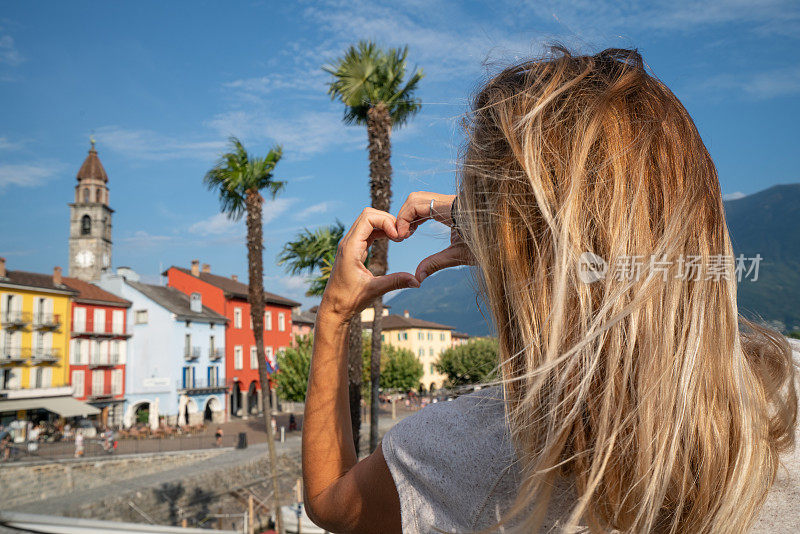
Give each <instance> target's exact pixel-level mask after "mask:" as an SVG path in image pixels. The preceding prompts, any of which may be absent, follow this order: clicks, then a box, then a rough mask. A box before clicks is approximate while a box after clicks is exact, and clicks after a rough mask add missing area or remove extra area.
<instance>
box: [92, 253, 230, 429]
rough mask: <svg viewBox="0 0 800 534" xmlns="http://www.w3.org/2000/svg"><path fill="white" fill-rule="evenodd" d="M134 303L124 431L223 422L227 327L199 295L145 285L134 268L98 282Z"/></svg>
mask: <svg viewBox="0 0 800 534" xmlns="http://www.w3.org/2000/svg"><path fill="white" fill-rule="evenodd" d="M98 285H99V286H101V287H102V288H103V289H105V290H106V291H110V292H112V293H114V294H116V295H119V296H120V297H122V298H125V299H127V300H129V301H131V303H132V304H131V307H130V313H129V314H128V323H129V324H128V330H127V332H130V333H131V334H133V335H132V337H131V339H130V341H129V342H128V364H127V369H128V371H127V373H126V374H125V393H126V403H125V414H124V418H123V424H124V426H126V427H129V426H131V425H133V424H134V423H136V422H149V424H150V425H151V426H153V425H157V424H158V417H164V418H166V420H167V423H169V424H179V425H183V424H197V423H200V422H202V421H204V420H205V421H210V422H215V423H219V422H223V421H224V420H225V414H226V407H225V401H226V398H227V386H226V384H225V363H224V360H223V358H224V354H225V324H226V322H227V319H226V318H225V317H224V316H222V315H220V314H218V313H216V312H214V311H212V310H210V309H209V308H207V307H205V306H203V302H202V296H201V295H200V294H198V293H193V294H192V295H185V294H183V293H181V292H180V291H178V290H177V289H174V288H171V287H165V286H157V285H151V284H145V283H142V282H140V281H139V276H138V275H137V274H136V273H135V272H134V271H132V270H131V269H128V268H125V267H122V268H119V269H117V274H103V275H102V277H101V280H100V282H99V283H98Z"/></svg>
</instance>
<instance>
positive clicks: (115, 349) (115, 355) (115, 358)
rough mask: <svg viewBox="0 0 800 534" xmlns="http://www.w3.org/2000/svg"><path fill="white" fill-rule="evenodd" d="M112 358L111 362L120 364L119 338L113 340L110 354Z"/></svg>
mask: <svg viewBox="0 0 800 534" xmlns="http://www.w3.org/2000/svg"><path fill="white" fill-rule="evenodd" d="M110 358H111V363H112V364H113V365H118V364H119V361H120V355H119V340H117V339H115V340H113V341H112V342H111V354H110Z"/></svg>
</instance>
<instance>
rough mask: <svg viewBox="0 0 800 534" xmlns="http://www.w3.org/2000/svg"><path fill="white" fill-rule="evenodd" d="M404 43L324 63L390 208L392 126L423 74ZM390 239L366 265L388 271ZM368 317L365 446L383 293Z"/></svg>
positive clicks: (413, 107) (374, 419) (356, 49)
mask: <svg viewBox="0 0 800 534" xmlns="http://www.w3.org/2000/svg"><path fill="white" fill-rule="evenodd" d="M407 55H408V47H403V48H390V49H388V50H383V49H381V48H379V47H378V46H377V45H375V44H374V43H372V42H369V41H361V42H359V43H358V45H356V46H351V47H350V48H349V49H348V50H347V52H345V54H344V56H343V57H341V58H339V59H338V60H336V61H335V62H334V63H333V64H332V65H328V66H325V67H323V70H324V71H325V72H327V73H329V74H330V75H331V76H332V77H333V79H332V80H331V82H330V83H329V84H328V94H329V95H330V96H331V99H332V100H337V99H338V100H339V101H341V102H342V103H343V104H344V106H345V107H344V122H345V124H358V125H366V127H367V139H368V141H369V144H368V150H369V190H370V200H371V202H372V207H373V208H375V209H378V210H382V211H389V208H390V206H391V201H392V163H391V155H392V147H391V137H392V127H395V128H399V127H401V126H403V125H404V124H405V123H406V122H407V121H408V120H409V119H410V118H411V117H413V116H414V115H415V114H416V113H417V112H418V111H419V110H420V107H421V105H422V104H421V102H420V101H419V99H417V98H415V96H414V91H415V90H416V89H417V85H418V84H419V81H420V80H421V79H422V76H423V74H422V70H421V69H416V68H415V69H414V73H413V74H412V75H411V76H410V77H409V78H408V80H405V78H406V56H407ZM388 251H389V243H388V241H387V240H385V239H381V240H378V241H375V243H374V244H373V245H372V262H371V264H370V271H372V273H373V274H374V275H375V276H380V275H383V274H386V268H387V266H388ZM374 310H375V318H374V319H373V321H372V359H371V361H370V381H371V384H370V385H371V388H372V389H371V394H370V424H369V449H370V451H374V450H375V448H376V447H377V446H378V406H379V400H378V385H379V383H380V362H381V316H382V312H383V299H382V298H378V299H376V300H375V304H374Z"/></svg>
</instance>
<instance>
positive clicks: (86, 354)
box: [63, 277, 131, 426]
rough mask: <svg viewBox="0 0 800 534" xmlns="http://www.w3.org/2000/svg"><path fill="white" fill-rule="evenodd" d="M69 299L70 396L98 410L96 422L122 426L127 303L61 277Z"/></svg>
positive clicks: (79, 282)
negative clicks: (70, 297) (69, 290)
mask: <svg viewBox="0 0 800 534" xmlns="http://www.w3.org/2000/svg"><path fill="white" fill-rule="evenodd" d="M63 282H64V284H65V285H66V286H67V287H69V288H71V289H74V290H75V291H77V292H78V294H77V295H75V297H73V298H72V304H71V306H72V310H71V312H72V332H71V334H70V337H71V339H70V353H69V381H70V382H69V383H70V385H71V386H72V388H73V396H74V397H75V398H77V399H80V400H85V401H87V402H88V403H89V404H91V405H93V406H95V407H97V408H99V409H100V423H102V424H103V425H110V426H120V425H122V416H123V413H124V411H123V408H124V406H123V404H124V402H125V361H126V359H127V339H128V338H129V337H130V334H128V331H127V323H128V321H127V311H128V308H130V306H131V303H130V302H128V301H127V300H125V299H123V298H120V297H118V296H116V295H114V294H112V293H109V292H108V291H105V290H103V289H100V288H99V287H97V286H96V285H94V284H90V283H88V282H84V281H83V280H78V279H77V278H66V277H65V278H63Z"/></svg>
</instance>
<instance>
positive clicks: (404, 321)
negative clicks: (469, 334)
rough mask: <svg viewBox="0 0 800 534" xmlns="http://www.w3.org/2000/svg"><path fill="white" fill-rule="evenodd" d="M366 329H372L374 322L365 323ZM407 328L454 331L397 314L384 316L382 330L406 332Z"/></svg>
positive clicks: (450, 327)
mask: <svg viewBox="0 0 800 534" xmlns="http://www.w3.org/2000/svg"><path fill="white" fill-rule="evenodd" d="M364 328H372V321H368V322H365V323H364ZM406 328H429V329H431V330H452V329H453V327H452V326H447V325H444V324H439V323H433V322H431V321H423V320H422V319H416V318H414V317H404V316H402V315H395V314H389V315H384V316H383V320H382V321H381V329H383V330H404V329H406Z"/></svg>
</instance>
